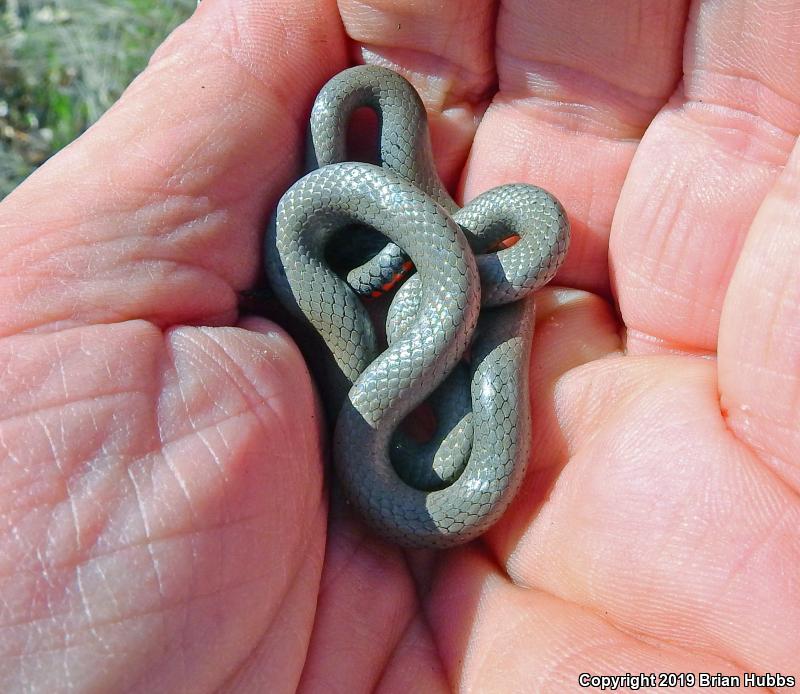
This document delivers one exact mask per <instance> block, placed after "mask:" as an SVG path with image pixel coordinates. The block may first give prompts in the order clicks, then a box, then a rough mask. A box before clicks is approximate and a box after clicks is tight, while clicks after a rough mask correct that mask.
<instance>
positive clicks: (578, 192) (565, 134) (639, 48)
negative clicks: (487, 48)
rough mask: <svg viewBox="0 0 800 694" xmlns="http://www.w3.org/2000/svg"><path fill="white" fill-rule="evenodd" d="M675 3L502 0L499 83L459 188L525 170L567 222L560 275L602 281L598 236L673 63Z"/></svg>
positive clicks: (584, 284)
mask: <svg viewBox="0 0 800 694" xmlns="http://www.w3.org/2000/svg"><path fill="white" fill-rule="evenodd" d="M685 5H686V3H685V2H682V1H677V2H668V3H657V2H649V1H648V0H637V1H636V2H630V1H629V0H614V1H613V2H603V3H581V2H563V0H546V1H545V2H536V3H530V2H525V0H515V1H513V2H505V3H502V5H501V7H500V11H499V16H498V24H497V37H496V54H497V71H498V77H499V91H498V93H497V95H496V97H495V98H494V100H493V102H492V105H491V107H490V108H489V109H488V111H487V112H486V115H485V116H484V118H483V121H482V122H481V126H480V128H479V130H478V133H477V136H476V138H475V144H474V146H473V148H472V152H471V154H470V159H469V163H468V165H467V170H466V179H465V186H464V198H465V200H468V199H470V198H472V197H474V196H475V195H476V194H478V193H480V192H482V191H484V190H485V189H487V188H490V187H492V186H495V185H499V184H501V183H509V182H514V181H519V180H522V181H526V182H529V183H534V184H536V185H539V186H541V187H543V188H546V189H547V190H549V191H550V192H552V193H553V194H555V195H556V197H558V198H559V200H561V202H562V203H563V204H564V206H565V207H566V209H567V211H568V213H569V215H570V221H571V222H572V229H573V235H572V242H571V245H570V251H569V255H568V257H567V260H566V262H565V263H564V266H563V268H562V269H561V271H560V272H559V275H558V281H559V283H561V284H564V285H567V286H573V287H579V288H581V289H590V290H592V291H601V292H607V291H608V286H609V285H608V262H607V248H608V235H609V230H610V227H611V218H612V215H613V212H614V208H615V206H616V203H617V197H618V195H619V191H620V188H621V187H622V182H623V180H624V178H625V175H626V173H627V170H628V166H629V164H630V161H631V158H632V157H633V153H634V151H635V149H636V146H637V144H638V140H639V138H640V137H641V135H642V133H643V132H644V130H645V128H646V127H647V125H648V124H649V123H650V120H651V119H652V117H653V116H654V115H655V113H656V112H657V111H658V110H659V108H661V106H662V105H663V103H664V102H665V101H666V99H667V98H668V96H669V95H670V94H671V93H672V91H673V89H674V86H675V83H676V82H677V80H678V77H679V74H680V53H681V40H682V34H683V27H684V21H685Z"/></svg>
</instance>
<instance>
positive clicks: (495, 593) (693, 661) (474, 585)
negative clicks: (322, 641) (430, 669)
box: [428, 550, 763, 692]
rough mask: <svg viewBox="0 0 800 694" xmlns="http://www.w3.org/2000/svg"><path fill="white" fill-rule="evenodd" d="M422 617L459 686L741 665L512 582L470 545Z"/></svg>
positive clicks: (545, 686) (501, 686)
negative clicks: (655, 638)
mask: <svg viewBox="0 0 800 694" xmlns="http://www.w3.org/2000/svg"><path fill="white" fill-rule="evenodd" d="M428 619H429V621H430V624H431V627H432V629H433V630H434V633H435V634H436V641H437V646H438V650H439V653H440V654H441V657H442V660H443V662H444V667H445V669H446V671H447V673H448V675H449V680H450V682H452V683H453V689H454V690H458V691H477V692H506V691H535V692H580V691H585V690H586V689H587V687H586V685H584V686H581V685H580V683H579V680H578V678H579V676H580V675H581V674H582V673H592V674H598V675H600V674H603V675H606V674H622V673H641V672H644V673H651V672H655V673H661V672H665V673H669V672H676V673H678V672H695V673H696V672H701V671H707V672H708V671H710V672H715V673H716V672H720V673H728V674H735V673H737V672H738V671H739V670H738V668H734V667H733V666H732V665H731V664H730V663H728V662H725V661H724V660H723V659H719V658H713V657H708V656H703V655H701V654H697V653H694V652H692V651H691V650H688V649H684V648H665V647H664V646H662V645H657V644H653V643H652V642H648V641H646V640H644V639H641V638H639V637H637V636H636V635H635V634H631V633H626V632H625V631H622V630H620V629H616V628H614V627H613V626H612V625H610V624H608V623H607V622H605V621H604V620H603V618H602V616H601V615H599V614H597V613H596V612H594V611H592V610H588V609H585V608H583V607H580V606H578V605H572V604H569V603H566V602H564V601H563V600H560V599H558V598H556V597H553V596H551V595H547V594H545V593H542V592H540V591H536V590H528V589H525V588H521V587H519V586H515V585H513V584H512V583H511V582H510V581H508V580H507V577H506V576H504V575H503V574H502V573H500V572H499V571H497V567H496V566H495V565H494V564H492V563H491V562H490V561H488V560H487V559H486V557H483V556H481V555H480V554H479V553H477V552H474V551H469V550H467V551H463V552H460V553H459V554H458V555H455V556H454V557H453V561H451V562H450V564H449V565H448V566H447V567H446V569H445V570H444V571H442V573H441V574H440V576H439V577H438V580H437V582H436V584H435V587H434V590H433V592H432V593H431V596H430V599H429V601H428ZM654 686H657V685H654ZM661 687H664V685H663V684H661ZM608 688H609V689H611V687H608ZM618 688H619V689H629V687H627V686H624V685H623V686H619V685H618ZM630 688H633V687H630ZM642 688H643V689H644V687H642ZM647 688H650V687H649V686H648V687H647ZM678 690H679V687H674V689H673V688H670V689H669V691H678ZM762 691H763V690H762Z"/></svg>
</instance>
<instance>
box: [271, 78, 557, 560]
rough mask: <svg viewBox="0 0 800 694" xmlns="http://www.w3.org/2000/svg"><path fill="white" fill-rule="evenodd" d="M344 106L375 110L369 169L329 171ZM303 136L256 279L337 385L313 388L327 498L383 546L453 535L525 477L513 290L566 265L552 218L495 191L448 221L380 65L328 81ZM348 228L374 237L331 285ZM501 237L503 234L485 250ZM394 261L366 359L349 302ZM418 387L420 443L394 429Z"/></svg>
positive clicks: (409, 108) (522, 385) (451, 209)
mask: <svg viewBox="0 0 800 694" xmlns="http://www.w3.org/2000/svg"><path fill="white" fill-rule="evenodd" d="M362 106H369V107H371V108H373V109H374V110H375V111H376V112H377V113H378V115H379V119H380V150H381V154H380V158H379V159H380V164H381V166H373V165H371V164H360V163H353V162H346V161H345V158H346V153H345V151H344V147H345V145H344V142H345V134H346V129H347V122H348V119H349V118H350V116H351V115H352V113H353V112H354V111H355V110H356V109H358V108H360V107H362ZM311 132H312V138H313V142H314V150H315V157H314V158H315V159H316V163H317V164H319V168H318V169H316V170H314V171H312V172H311V173H309V174H308V175H306V176H305V177H303V178H302V179H300V180H299V181H298V182H297V183H295V184H294V185H293V186H292V187H291V188H290V189H289V191H288V192H287V193H286V194H285V195H284V197H283V198H282V199H281V201H280V204H279V206H278V210H277V214H276V217H275V221H274V224H273V225H271V227H270V229H269V231H268V234H267V243H266V269H267V276H268V279H269V281H270V284H271V286H272V287H273V290H274V291H275V293H276V295H277V296H278V298H279V299H280V300H281V301H282V302H283V303H284V304H285V305H286V306H287V308H289V310H291V311H293V312H294V313H295V315H297V316H298V317H302V318H303V320H305V321H306V322H307V323H308V324H310V325H312V326H313V327H314V329H315V330H316V331H317V332H318V333H319V335H321V337H322V339H323V340H324V343H325V345H326V346H327V349H328V351H329V353H330V362H331V364H332V365H333V367H334V370H335V372H336V374H337V377H336V378H332V379H331V383H333V382H334V381H336V382H338V383H340V384H344V386H343V387H341V386H340V387H338V388H337V387H335V386H334V387H329V389H328V395H327V397H330V398H333V399H335V400H336V401H337V404H336V405H335V407H334V408H333V409H334V410H335V411H338V417H337V420H336V426H335V432H334V442H333V457H334V464H335V468H336V471H337V473H338V476H339V479H340V480H341V482H342V487H343V489H344V491H345V493H346V495H347V497H348V499H349V500H350V501H351V503H352V504H354V505H355V507H356V508H357V510H358V511H359V512H360V513H361V515H362V516H363V517H364V518H365V519H366V520H367V521H368V522H369V524H370V525H371V526H372V527H373V528H374V529H376V530H377V531H378V532H379V533H381V534H382V535H384V536H385V537H387V538H390V539H392V540H394V541H395V542H397V543H399V544H402V545H405V546H413V547H419V546H433V547H447V546H452V545H455V544H459V543H462V542H466V541H468V540H470V539H472V538H474V537H476V536H478V535H480V534H481V533H482V532H484V531H485V530H486V529H487V528H488V527H489V526H491V524H492V523H494V522H495V521H496V520H497V519H498V518H499V517H500V515H502V513H503V512H504V510H505V509H506V508H507V506H508V504H509V503H510V501H511V500H512V498H513V496H514V494H515V492H516V490H517V489H518V487H519V484H520V482H521V480H522V478H523V476H524V473H525V468H526V466H527V462H528V457H529V454H530V413H529V403H528V400H529V390H528V387H529V384H528V364H529V359H530V348H531V340H532V334H533V313H534V308H533V307H534V305H533V300H532V296H530V295H531V293H532V292H533V291H534V290H536V289H538V288H539V287H541V286H543V285H544V284H545V283H546V282H547V281H549V280H550V279H551V278H552V277H553V275H554V274H555V272H556V270H557V268H558V266H559V265H560V264H561V262H562V260H563V258H564V255H565V254H566V250H567V244H568V239H569V225H568V223H567V220H566V215H565V214H564V210H563V208H562V207H561V206H560V204H559V203H558V202H557V201H556V200H555V198H553V197H552V196H551V195H550V194H549V193H546V192H545V191H543V190H541V189H539V188H536V187H534V186H530V185H526V184H511V185H506V186H500V187H499V188H496V189H493V190H491V191H488V192H487V193H484V194H483V195H481V196H479V197H478V198H476V199H475V200H474V201H473V202H471V203H470V204H469V205H467V206H466V207H464V208H463V209H461V210H459V209H458V207H457V206H456V205H455V203H454V202H453V201H452V199H451V198H450V196H449V195H448V194H447V192H446V191H445V189H444V187H443V186H442V184H441V182H440V181H439V178H438V175H437V174H436V169H435V166H434V163H433V157H432V154H431V149H430V138H429V135H428V129H427V120H426V117H425V110H424V107H423V106H422V102H421V100H420V99H419V96H418V95H417V94H416V92H415V91H414V89H413V88H412V87H411V85H409V84H408V82H406V81H405V80H404V79H403V78H401V77H400V76H399V75H397V74H395V73H393V72H391V71H390V70H386V69H385V68H379V67H374V66H364V67H359V68H352V69H350V70H346V71H345V72H343V73H341V74H339V75H337V76H336V77H334V78H333V79H332V80H331V81H330V82H329V83H328V84H327V85H326V86H325V87H324V88H323V90H322V91H321V92H320V95H319V97H318V99H317V101H316V103H315V106H314V109H313V112H312V118H311ZM365 228H366V229H371V230H374V231H377V232H379V233H380V234H382V235H383V236H384V237H386V238H387V239H388V240H389V241H390V244H389V245H388V246H387V247H386V248H384V249H383V250H382V251H380V252H379V253H377V254H376V255H375V257H373V258H371V259H370V260H368V261H367V262H366V263H364V264H363V265H361V266H359V267H356V268H355V269H353V270H352V271H351V272H349V274H348V275H347V281H345V280H344V279H343V278H342V277H341V276H340V275H339V274H337V273H336V272H334V271H333V270H332V269H331V267H330V263H329V250H330V246H331V245H339V246H345V245H346V244H347V243H348V236H350V237H352V236H355V235H356V230H359V229H362V230H363V229H365ZM508 237H515V238H518V241H517V242H516V244H514V245H513V246H511V247H510V248H507V249H503V250H500V251H497V252H492V251H491V250H490V249H492V248H494V247H496V245H497V243H498V242H499V241H502V240H504V239H507V238H508ZM401 249H402V250H401ZM476 253H477V254H478V255H477V256H476V255H475V254H476ZM406 254H407V255H408V256H410V258H411V261H412V262H413V266H414V267H415V268H416V274H414V275H413V276H412V277H411V278H410V279H409V280H408V281H406V282H405V284H404V285H403V286H402V287H401V289H400V291H399V292H398V293H397V295H396V296H395V298H394V301H393V303H392V306H391V308H390V311H389V316H388V318H387V336H388V339H389V346H388V347H387V348H386V349H385V350H384V351H382V352H381V350H380V348H379V346H378V340H377V338H376V334H375V331H374V329H373V327H372V324H371V322H370V320H369V315H368V312H367V311H366V309H365V307H364V306H363V304H362V303H361V301H360V299H359V298H358V295H357V293H374V292H375V291H376V288H381V287H385V286H390V285H391V284H392V282H389V284H388V285H387V277H392V276H396V275H397V273H398V270H399V269H400V268H401V267H405V266H407V265H404V264H407V259H406ZM476 257H477V260H476ZM481 305H482V306H483V308H481ZM479 312H480V320H479V319H478V316H479ZM476 326H477V328H476ZM468 347H469V359H468V365H465V363H464V362H463V360H462V357H463V355H464V354H465V352H466V351H467V348H468ZM309 356H311V358H319V357H320V354H318V353H317V354H314V355H309ZM337 379H338V381H337ZM443 383H444V385H443V386H442V384H443ZM440 386H441V387H440ZM466 387H468V388H469V395H468V396H467V394H466V393H464V388H466ZM348 388H349V390H348V391H347V392H346V395H345V392H344V391H345V390H347V389H348ZM437 388H438V390H437ZM434 391H435V393H434ZM432 393H434V399H435V400H436V401H437V402H438V403H439V411H440V416H439V420H440V421H439V424H440V426H439V431H437V435H436V437H435V441H434V442H429V443H428V444H427V445H425V446H420V445H417V444H415V443H414V442H413V441H411V440H410V439H409V438H408V437H404V436H402V435H401V434H399V433H398V432H397V430H398V427H399V425H400V423H401V421H402V420H403V419H404V418H405V417H406V416H407V415H408V414H409V412H411V411H412V410H413V409H414V408H415V407H416V406H417V405H419V404H420V403H421V402H422V401H423V400H424V399H425V398H427V397H428V396H429V395H431V394H432ZM339 402H341V404H339ZM423 449H424V451H423ZM417 454H418V455H417Z"/></svg>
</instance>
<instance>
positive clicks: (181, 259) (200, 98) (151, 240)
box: [0, 0, 345, 334]
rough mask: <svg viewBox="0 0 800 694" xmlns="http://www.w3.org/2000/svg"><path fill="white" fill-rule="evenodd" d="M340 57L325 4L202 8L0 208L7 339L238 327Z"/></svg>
mask: <svg viewBox="0 0 800 694" xmlns="http://www.w3.org/2000/svg"><path fill="white" fill-rule="evenodd" d="M344 53H345V50H344V40H343V37H342V36H341V28H340V24H339V22H338V16H337V13H336V7H335V3H333V2H332V1H331V0H315V1H314V2H308V3H305V2H304V3H295V2H291V1H290V0H273V1H272V2H268V3H264V2H258V1H256V0H247V1H246V2H242V1H241V0H204V2H203V3H202V5H201V6H200V7H199V9H198V11H197V12H196V13H195V15H194V16H193V17H192V18H191V19H190V20H189V21H188V22H187V23H186V24H185V25H183V26H182V27H181V28H179V29H178V30H177V31H176V32H175V33H174V34H173V35H172V36H171V37H170V39H168V40H167V42H166V44H165V45H164V46H163V47H162V48H161V49H160V50H159V51H158V52H157V54H156V56H155V57H154V60H153V62H152V64H151V65H150V67H149V68H148V69H147V70H146V71H145V72H144V73H143V74H142V75H141V76H140V77H139V78H138V79H137V80H136V81H135V82H134V84H133V85H132V86H131V87H130V89H129V90H128V91H127V92H126V93H125V95H124V96H123V97H122V99H121V100H120V101H119V103H118V104H116V106H114V107H113V108H112V109H111V111H110V112H109V113H107V114H106V115H105V116H104V117H103V118H102V119H101V121H100V122H99V123H97V124H96V125H95V126H94V127H93V128H92V129H91V130H90V131H89V132H87V133H86V134H85V135H84V136H83V137H82V138H80V139H79V140H78V141H77V142H76V143H74V144H73V145H72V146H71V147H69V148H68V149H67V150H66V151H64V152H62V153H61V154H60V155H58V156H57V157H55V158H54V159H53V160H52V161H51V162H49V163H48V164H47V165H46V166H44V167H43V168H42V169H41V170H40V171H39V172H37V173H36V174H35V175H34V176H32V177H31V178H30V179H29V180H28V181H27V182H26V183H25V184H23V185H22V186H21V187H20V188H19V189H18V190H17V191H16V192H15V193H13V194H12V195H11V196H10V197H9V198H8V199H7V200H6V201H5V202H4V203H3V205H2V207H0V229H2V232H3V233H2V237H1V239H2V240H0V257H2V261H0V263H2V265H0V303H1V304H2V306H3V311H2V313H0V334H11V333H14V332H18V331H20V330H31V329H34V328H42V327H43V326H51V327H53V326H62V327H63V326H68V325H81V324H86V323H93V322H94V323H96V322H108V321H120V320H125V319H128V318H145V319H148V320H152V321H154V322H156V323H158V324H159V325H169V324H172V323H187V322H201V321H202V322H204V323H212V322H216V323H223V322H231V321H233V320H234V318H235V315H236V290H239V289H242V288H244V287H246V286H248V285H249V284H250V283H251V282H252V281H253V279H254V277H255V273H256V269H257V267H258V264H259V252H258V248H259V242H260V238H261V235H262V233H263V223H264V219H265V215H266V213H267V211H268V210H269V209H270V207H271V206H272V205H273V204H274V202H275V199H276V197H277V196H278V195H279V192H280V190H281V189H282V188H283V187H284V186H285V185H286V183H287V182H288V181H289V179H290V177H291V175H292V174H293V173H294V169H295V167H296V165H297V164H298V162H299V160H300V155H301V142H302V138H303V131H304V126H303V123H304V121H305V118H306V115H307V112H308V109H309V108H310V105H311V101H312V100H313V95H314V93H315V91H316V90H317V89H318V88H319V87H320V86H321V84H322V83H323V82H324V80H325V79H326V77H327V76H329V75H330V74H331V72H334V71H336V70H337V69H338V68H340V67H341V66H342V65H343V64H344V60H345V55H344Z"/></svg>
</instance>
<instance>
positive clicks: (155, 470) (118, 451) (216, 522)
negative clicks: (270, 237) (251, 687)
mask: <svg viewBox="0 0 800 694" xmlns="http://www.w3.org/2000/svg"><path fill="white" fill-rule="evenodd" d="M262 326H263V327H262V331H261V333H255V332H249V331H245V330H241V329H237V328H203V329H197V328H179V329H174V330H171V331H169V332H168V333H167V335H166V336H164V334H163V333H162V332H161V331H160V330H158V329H157V328H155V327H153V326H152V325H151V324H149V323H146V322H144V321H134V322H127V323H119V324H114V325H105V326H91V327H87V328H76V329H73V330H66V331H60V332H57V333H53V334H48V335H20V336H13V337H10V338H7V339H6V340H3V341H1V342H0V362H1V363H2V369H3V374H4V379H3V385H4V389H5V390H4V393H5V395H7V396H8V397H7V398H6V397H4V398H3V400H2V402H0V446H1V447H2V459H3V461H4V467H3V476H2V481H0V527H2V532H1V533H0V604H2V605H3V609H2V611H0V630H1V631H2V635H3V637H2V639H0V662H3V663H5V664H7V665H8V664H10V663H13V665H11V666H8V667H5V668H0V689H1V690H3V691H18V690H19V689H25V688H27V687H29V686H30V682H36V683H37V688H41V689H43V690H46V691H56V690H59V689H62V688H63V684H64V681H65V677H68V678H69V679H70V680H71V682H72V686H74V687H75V688H76V689H78V690H81V691H122V690H129V689H131V688H134V686H135V687H138V688H141V689H142V690H143V691H156V690H163V691H179V690H186V689H188V690H191V691H211V690H214V689H215V688H216V687H217V686H219V685H220V684H221V683H222V682H221V681H220V678H224V677H227V676H228V675H229V674H230V673H231V672H232V671H233V670H234V668H235V667H237V666H238V665H239V664H240V663H242V662H243V661H244V660H245V659H246V658H247V656H248V655H249V654H250V652H251V650H252V649H253V647H254V646H255V645H256V644H257V643H258V640H259V638H261V637H262V636H263V635H264V634H265V633H268V632H269V631H270V630H271V628H272V623H273V621H275V622H280V620H281V619H286V618H288V617H289V616H291V615H294V620H295V621H294V622H293V628H292V629H291V631H293V633H296V634H302V633H304V630H305V633H306V635H307V634H308V632H309V630H310V628H311V620H309V619H308V614H307V613H304V611H303V610H302V609H298V608H302V605H303V604H307V603H313V602H314V600H315V598H316V593H317V587H318V581H308V580H307V577H306V579H305V580H304V586H305V587H304V588H303V589H302V590H299V591H298V590H293V587H294V584H295V582H296V579H295V576H299V577H300V576H306V574H307V572H308V571H311V572H312V573H313V572H314V571H316V574H317V576H319V573H320V572H321V565H320V562H319V559H320V558H321V556H322V551H321V550H322V546H323V543H324V532H325V516H326V504H325V495H324V490H323V485H322V472H321V462H320V441H319V431H318V429H317V422H318V420H315V417H314V398H313V392H312V389H311V385H310V381H309V378H308V373H307V371H306V368H305V365H304V363H303V360H302V358H301V356H300V354H299V352H298V351H297V349H296V348H295V347H294V346H293V344H292V343H291V342H290V340H289V339H288V337H287V336H286V335H285V334H284V333H282V332H281V331H280V330H278V329H277V328H276V327H275V326H272V325H270V324H267V323H265V322H262ZM289 393H291V397H287V395H288V394H289ZM307 557H312V558H313V557H316V558H317V561H316V563H313V562H312V566H311V567H309V566H308V565H307V564H306V558H307ZM276 566H277V567H281V570H280V571H276V570H275V569H274V567H276ZM297 580H300V579H299V578H298V579H297ZM287 600H295V601H296V603H295V604H291V603H289V602H287ZM293 665H294V667H295V668H299V667H300V666H302V662H298V661H297V659H295V660H294V662H293ZM64 673H68V674H66V675H65V674H64ZM291 675H292V673H291V672H289V671H288V670H287V676H291ZM293 676H294V677H295V678H296V677H299V671H297V670H296V671H295V672H294V673H293Z"/></svg>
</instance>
